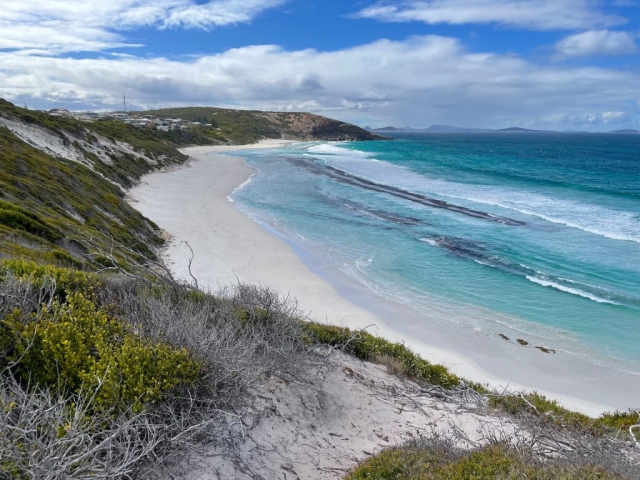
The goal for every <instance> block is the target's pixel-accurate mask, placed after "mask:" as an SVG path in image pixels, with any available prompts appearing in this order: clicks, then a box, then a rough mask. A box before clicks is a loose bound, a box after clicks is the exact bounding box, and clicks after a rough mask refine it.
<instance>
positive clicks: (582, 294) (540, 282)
mask: <svg viewBox="0 0 640 480" xmlns="http://www.w3.org/2000/svg"><path fill="white" fill-rule="evenodd" d="M526 278H527V280H529V281H530V282H533V283H537V284H538V285H542V286H543V287H551V288H555V289H556V290H560V291H561V292H565V293H570V294H572V295H578V296H580V297H583V298H588V299H589V300H593V301H594V302H598V303H609V304H611V305H620V304H619V303H617V302H613V301H611V300H605V299H604V298H600V297H596V296H595V295H591V294H590V293H587V292H583V291H582V290H578V289H577V288H570V287H565V286H563V285H559V284H557V283H554V282H550V281H548V280H542V279H540V278H537V277H532V276H530V275H527V276H526ZM574 283H575V282H574Z"/></svg>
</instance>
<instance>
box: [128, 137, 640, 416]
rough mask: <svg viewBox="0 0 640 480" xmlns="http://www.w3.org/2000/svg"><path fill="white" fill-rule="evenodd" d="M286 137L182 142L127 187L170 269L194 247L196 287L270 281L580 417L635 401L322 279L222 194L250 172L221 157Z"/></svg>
mask: <svg viewBox="0 0 640 480" xmlns="http://www.w3.org/2000/svg"><path fill="white" fill-rule="evenodd" d="M285 143H287V142H286V141H279V140H277V141H276V140H270V141H264V142H261V143H260V144H257V145H249V146H244V147H238V146H232V147H193V148H187V149H184V150H183V153H185V154H187V155H189V156H190V157H192V160H191V162H190V163H189V165H188V166H186V167H185V168H182V169H179V170H175V171H171V172H163V173H154V174H151V175H149V176H147V177H145V178H144V179H143V182H142V183H141V184H140V185H139V186H137V187H135V188H134V189H132V190H131V191H130V196H131V197H132V199H133V200H132V202H134V206H135V208H137V209H138V210H139V211H140V212H142V214H144V215H145V216H146V217H148V218H150V219H151V220H153V221H154V222H156V223H157V224H158V225H159V226H160V227H161V228H163V229H164V230H166V231H167V232H168V233H169V234H170V235H171V237H172V241H171V242H170V244H169V245H168V247H167V250H166V252H165V254H166V258H167V260H168V264H169V265H170V267H171V268H172V270H173V271H174V272H175V274H176V275H177V276H179V277H181V278H184V279H189V278H190V277H189V271H188V263H189V258H190V256H191V252H190V250H189V248H188V247H187V245H186V244H185V242H188V243H189V245H190V247H191V248H192V249H193V251H194V253H195V257H194V260H193V265H192V273H193V275H194V276H195V277H196V278H197V279H198V281H199V283H200V285H201V286H206V287H208V288H211V289H213V290H215V289H217V288H219V287H223V286H225V285H229V284H233V283H236V282H237V281H242V282H249V283H259V284H263V285H268V286H271V287H273V288H274V289H276V290H277V291H279V292H281V293H282V294H283V295H289V296H290V297H292V298H295V299H296V300H297V301H298V305H299V308H300V309H301V310H302V311H304V312H305V313H307V314H308V316H309V318H310V319H312V320H314V321H319V322H328V323H331V324H335V325H344V326H348V327H350V328H365V327H370V329H369V331H370V332H372V333H376V334H378V335H380V336H383V337H385V338H388V339H390V340H393V341H403V342H405V343H406V344H407V346H408V347H410V348H411V349H413V350H414V351H416V352H418V353H419V354H420V355H422V356H423V357H424V358H426V359H428V360H430V361H433V362H437V363H442V364H445V365H447V366H448V367H450V368H451V369H452V370H453V371H454V372H456V373H457V374H459V375H462V376H464V377H466V378H469V379H471V380H474V381H480V382H483V383H489V384H490V385H492V386H494V387H496V388H499V389H506V388H509V389H515V390H522V389H535V390H538V391H541V392H543V393H545V394H547V395H548V396H550V397H552V398H555V399H557V400H559V401H561V403H563V404H564V405H566V406H567V407H569V408H573V409H576V410H580V411H582V412H585V413H587V414H591V415H597V414H599V413H601V412H603V411H606V410H613V409H616V408H621V409H626V408H628V407H631V406H632V402H633V399H634V398H635V399H636V401H635V402H636V403H637V398H640V387H639V385H638V384H639V383H640V382H638V379H637V378H635V377H628V378H625V377H612V376H611V375H610V373H609V372H608V371H606V370H604V369H602V370H598V368H592V367H588V366H586V365H585V364H584V363H583V362H581V361H579V360H577V359H575V358H571V357H569V356H561V355H558V356H550V355H546V356H545V355H543V354H539V355H537V356H535V357H533V356H523V355H521V354H520V353H519V352H516V351H514V350H513V349H512V348H513V347H510V346H506V345H505V346H503V347H502V348H496V342H495V341H491V342H488V341H487V340H486V339H483V338H479V337H477V336H475V335H474V333H473V332H468V333H464V334H463V335H462V336H461V337H459V338H455V339H452V338H450V337H451V336H450V335H449V336H447V331H444V330H438V329H434V331H433V332H427V333H428V334H425V332H420V331H419V329H418V327H416V324H415V322H414V323H412V322H411V321H408V322H405V323H406V324H407V325H413V327H411V326H409V327H405V328H404V329H403V328H397V327H396V325H395V324H394V323H393V319H394V318H396V317H398V316H399V315H402V317H403V318H404V317H407V316H408V317H409V319H410V316H411V315H415V312H410V311H408V310H409V309H407V308H404V307H400V306H397V305H394V304H392V303H390V302H387V301H385V300H384V299H380V298H373V297H372V296H371V295H369V294H367V293H366V292H363V290H362V289H360V288H358V287H357V286H355V285H353V282H350V280H349V279H348V278H341V277H340V276H339V275H334V276H333V280H332V281H329V280H330V279H329V278H328V277H327V275H324V274H323V272H322V271H321V270H322V266H321V265H314V263H313V260H312V259H309V258H306V257H304V255H302V256H299V255H298V254H297V253H299V252H296V251H295V250H294V248H293V246H292V245H291V244H290V243H288V242H287V241H286V239H283V238H281V237H280V236H279V235H277V232H274V231H271V232H270V231H269V230H268V226H267V225H261V224H259V223H258V222H256V221H254V220H253V219H251V218H250V217H248V216H247V215H245V214H244V213H243V212H241V211H240V210H238V209H237V208H236V206H234V204H233V203H232V201H230V199H229V196H230V195H231V194H232V193H233V191H234V190H235V189H236V188H237V187H238V186H240V185H242V184H243V183H244V182H247V181H250V178H251V176H252V175H253V174H255V171H254V170H253V169H251V168H249V167H247V166H246V165H245V164H244V162H243V160H242V158H239V157H232V156H228V155H224V154H225V153H227V152H229V151H234V152H235V151H239V150H242V149H247V148H275V147H277V146H281V145H283V144H285ZM345 277H346V275H345ZM371 326H373V327H371ZM392 326H393V327H392ZM456 347H457V348H456ZM454 350H455V351H454ZM460 351H464V352H465V354H464V355H462V354H460V353H457V352H460ZM532 359H533V360H532ZM586 368H588V369H589V371H585V369H586Z"/></svg>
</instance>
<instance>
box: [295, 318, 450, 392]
mask: <svg viewBox="0 0 640 480" xmlns="http://www.w3.org/2000/svg"><path fill="white" fill-rule="evenodd" d="M306 329H307V332H308V333H309V335H310V336H311V337H312V338H313V339H314V340H315V341H317V342H319V343H322V344H325V345H330V346H333V347H340V348H343V349H344V350H345V351H346V352H347V353H349V354H351V355H354V356H355V357H357V358H360V359H362V360H369V361H380V363H384V362H385V361H388V359H391V360H394V361H395V362H397V364H398V370H399V371H400V373H402V374H404V375H406V376H407V377H409V378H411V379H412V380H416V381H418V382H425V383H428V384H430V385H439V386H442V387H444V388H453V387H457V386H459V385H460V384H461V382H462V379H461V378H459V377H458V376H456V375H454V374H453V373H451V372H450V371H449V370H448V369H447V368H446V367H444V366H442V365H434V364H432V363H430V362H428V361H427V360H425V359H423V358H421V357H420V356H419V355H416V354H415V353H413V352H412V351H411V350H409V349H408V348H407V347H406V346H404V345H403V344H401V343H392V342H389V341H388V340H385V339H384V338H380V337H376V336H373V335H371V334H370V333H367V332H353V331H352V330H349V329H348V328H344V327H336V326H331V325H320V324H316V323H309V324H307V325H306Z"/></svg>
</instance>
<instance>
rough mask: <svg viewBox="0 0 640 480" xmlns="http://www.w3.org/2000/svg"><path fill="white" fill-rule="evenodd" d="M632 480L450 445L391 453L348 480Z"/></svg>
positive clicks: (598, 469)
mask: <svg viewBox="0 0 640 480" xmlns="http://www.w3.org/2000/svg"><path fill="white" fill-rule="evenodd" d="M624 478H631V477H626V476H624V475H621V474H617V473H614V472H612V471H611V470H608V469H605V468H603V467H602V466H598V465H595V464H593V463H591V464H590V463H589V459H581V458H558V459H555V460H548V461H546V462H543V461H541V460H540V459H539V458H538V457H536V456H535V455H534V454H533V452H532V451H531V450H522V449H520V450H516V449H514V448H512V447H510V446H509V445H507V444H500V443H498V444H490V445H488V446H485V447H481V448H477V449H473V450H462V449H459V448H456V447H455V446H454V444H453V443H452V442H450V441H446V440H441V439H438V438H429V439H422V440H419V441H415V442H411V443H410V444H409V445H407V446H404V447H400V448H391V449H388V450H385V451H383V452H382V453H381V454H379V455H377V456H375V457H373V458H371V459H369V460H367V461H365V462H364V463H363V464H362V465H360V466H359V467H358V468H356V469H355V470H354V471H353V472H351V473H350V474H349V475H347V477H346V479H345V480H450V479H473V480H495V479H502V480H519V479H536V480H552V479H553V480H617V479H620V480H622V479H624Z"/></svg>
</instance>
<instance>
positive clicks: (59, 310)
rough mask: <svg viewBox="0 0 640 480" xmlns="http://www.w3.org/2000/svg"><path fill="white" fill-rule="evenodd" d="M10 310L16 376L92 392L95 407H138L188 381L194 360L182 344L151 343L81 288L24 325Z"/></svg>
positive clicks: (195, 365) (193, 375)
mask: <svg viewBox="0 0 640 480" xmlns="http://www.w3.org/2000/svg"><path fill="white" fill-rule="evenodd" d="M14 315H16V314H12V315H9V317H8V318H7V319H5V321H4V324H5V325H8V326H11V327H12V328H14V330H15V332H16V335H17V339H18V340H17V342H16V346H15V349H14V351H13V353H12V359H13V360H14V361H18V373H19V375H20V377H21V378H23V379H29V380H30V381H31V382H35V383H37V384H39V385H46V386H50V387H54V388H62V389H64V390H67V391H70V392H73V393H85V394H88V395H91V394H92V392H94V391H96V392H97V393H96V396H95V400H94V408H97V409H100V410H110V409H111V408H114V407H115V408H129V407H130V408H132V409H133V410H134V411H136V412H137V411H140V410H141V409H142V408H143V407H144V405H145V404H147V403H148V402H154V401H157V400H159V399H160V398H161V397H162V395H163V394H164V393H166V392H168V391H169V390H171V389H173V388H175V387H177V386H180V385H185V384H189V383H192V382H193V381H195V380H196V379H197V378H198V376H199V374H200V368H199V365H198V363H197V362H196V361H195V360H193V359H192V358H191V356H190V355H189V353H188V352H187V351H186V350H185V349H175V348H172V347H171V346H169V345H167V344H164V343H153V342H151V341H149V340H147V339H144V338H142V337H140V336H138V335H136V334H134V333H133V332H132V331H131V329H130V327H128V326H126V325H125V324H123V323H121V322H118V321H117V320H114V319H112V318H110V317H109V316H108V315H107V313H106V312H105V311H104V310H101V309H98V308H97V307H96V306H95V305H94V304H93V303H92V302H91V301H90V300H88V299H87V298H85V296H84V295H83V294H81V293H69V294H68V296H67V300H66V302H65V303H59V302H58V303H54V305H53V306H52V308H51V309H45V310H43V311H41V312H40V314H39V315H38V318H37V319H36V318H34V320H33V321H32V322H29V323H27V324H26V325H23V324H21V323H19V322H17V321H15V320H13V319H12V317H13V316H14Z"/></svg>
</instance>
